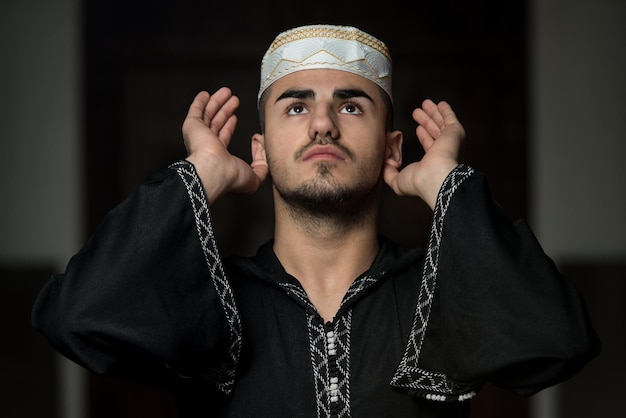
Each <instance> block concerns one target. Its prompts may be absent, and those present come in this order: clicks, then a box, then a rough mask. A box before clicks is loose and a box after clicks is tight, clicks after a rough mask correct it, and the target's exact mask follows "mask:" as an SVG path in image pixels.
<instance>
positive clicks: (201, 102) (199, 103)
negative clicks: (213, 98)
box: [187, 91, 210, 119]
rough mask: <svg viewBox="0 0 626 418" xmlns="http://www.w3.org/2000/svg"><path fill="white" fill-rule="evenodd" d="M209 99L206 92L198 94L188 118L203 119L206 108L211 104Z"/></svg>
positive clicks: (192, 103) (190, 107)
mask: <svg viewBox="0 0 626 418" xmlns="http://www.w3.org/2000/svg"><path fill="white" fill-rule="evenodd" d="M209 98H210V96H209V93H207V92H206V91H201V92H200V93H198V94H196V97H194V99H193V101H192V102H191V105H190V106H189V111H188V112H187V117H188V118H197V119H202V116H203V113H204V108H205V107H206V105H207V103H208V102H209Z"/></svg>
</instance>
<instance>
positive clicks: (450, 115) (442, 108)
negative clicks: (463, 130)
mask: <svg viewBox="0 0 626 418" xmlns="http://www.w3.org/2000/svg"><path fill="white" fill-rule="evenodd" d="M437 108H438V110H439V113H440V114H441V116H442V118H443V123H444V124H446V125H451V124H454V123H459V120H458V118H457V117H456V113H454V111H453V110H452V107H451V106H450V105H449V104H448V103H447V102H443V101H442V102H439V104H437Z"/></svg>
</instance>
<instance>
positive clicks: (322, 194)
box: [274, 162, 380, 223]
mask: <svg viewBox="0 0 626 418" xmlns="http://www.w3.org/2000/svg"><path fill="white" fill-rule="evenodd" d="M332 165H333V164H332V163H326V162H321V163H318V165H317V175H316V176H315V178H314V179H312V180H310V181H308V182H306V183H303V184H300V185H299V186H297V187H295V188H293V189H287V188H283V187H281V185H279V184H276V183H275V184H274V188H275V189H276V191H277V192H278V194H279V196H280V197H281V198H282V200H283V201H284V202H285V203H286V205H287V207H288V208H289V210H290V213H291V214H292V216H295V217H298V218H309V219H310V218H317V219H318V220H322V219H326V220H336V221H343V222H348V223H354V222H358V221H359V220H360V219H361V217H362V216H361V215H363V214H365V213H366V211H367V210H368V209H369V208H371V207H372V205H374V204H375V202H376V196H377V190H378V189H379V185H380V179H379V181H378V182H376V183H374V184H368V183H366V182H359V183H357V184H355V185H353V186H346V185H341V184H340V183H339V182H338V181H337V179H335V177H334V176H333V174H332ZM364 178H366V177H365V176H364Z"/></svg>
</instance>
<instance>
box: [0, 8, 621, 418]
mask: <svg viewBox="0 0 626 418" xmlns="http://www.w3.org/2000/svg"><path fill="white" fill-rule="evenodd" d="M81 7H82V10H81V17H80V21H81V22H82V25H81V26H82V27H81V34H82V40H81V42H82V44H81V63H80V66H81V70H82V72H83V75H84V76H83V79H82V80H81V89H82V93H83V97H81V104H82V106H83V108H82V114H83V116H84V120H83V123H82V126H83V130H82V132H81V139H82V151H83V155H82V157H83V160H82V161H83V164H84V166H83V170H84V172H85V173H86V178H85V179H84V182H83V184H84V190H83V192H84V193H83V196H84V199H83V202H82V205H83V211H84V214H85V220H84V224H85V225H84V238H85V239H86V238H87V236H88V235H89V234H90V233H91V232H92V231H93V229H94V228H95V227H96V226H97V224H98V223H99V222H100V220H101V219H102V217H103V216H104V215H105V214H106V212H108V211H109V210H110V209H111V208H113V207H114V206H115V205H116V204H118V203H119V202H120V201H121V200H122V199H124V198H125V197H126V196H128V194H130V193H131V192H132V191H133V190H134V189H135V188H136V187H137V186H138V185H139V184H140V183H141V182H142V181H143V180H144V179H145V178H146V177H147V176H148V175H149V174H150V173H152V172H153V171H155V170H159V169H162V168H163V167H165V166H166V165H168V164H169V163H171V162H173V161H175V160H176V159H179V158H183V157H184V156H185V150H184V146H183V142H182V137H181V131H180V129H181V124H182V121H183V119H184V117H185V114H186V112H187V108H188V106H189V104H190V102H191V100H192V98H193V97H194V95H195V94H196V93H197V92H198V91H199V90H208V91H214V90H216V89H217V88H219V87H221V86H223V85H227V86H229V87H231V88H232V89H233V90H234V92H235V93H236V94H237V95H238V96H239V97H240V98H241V101H242V105H241V108H240V111H239V112H238V116H239V120H240V122H239V125H238V130H237V133H236V136H235V138H234V139H233V142H232V147H231V148H232V150H233V152H234V153H236V154H238V155H240V156H242V157H244V158H249V140H250V137H251V135H252V134H253V133H254V132H256V131H257V130H258V123H257V116H256V109H255V103H256V92H257V88H258V79H259V66H260V59H261V56H262V54H263V53H264V51H265V49H266V48H267V46H268V45H269V43H270V42H271V40H272V39H273V38H274V36H275V35H276V34H277V33H278V32H280V31H282V30H286V29H288V28H290V27H293V26H297V25H301V24H310V23H333V24H348V25H353V26H357V27H360V28H361V29H363V30H365V31H367V32H369V33H371V34H373V35H375V36H377V37H379V38H381V39H382V40H384V41H385V42H386V43H387V45H388V46H389V48H390V50H391V54H392V58H393V61H394V101H395V107H396V127H397V128H398V129H401V130H403V131H404V134H405V157H404V160H405V163H406V162H409V161H413V160H415V159H418V158H419V157H420V155H421V151H420V150H419V146H418V143H417V140H416V139H415V136H414V129H415V126H414V123H413V121H412V120H411V117H410V114H411V110H412V109H413V108H414V107H416V106H418V105H419V104H420V103H421V101H422V100H423V99H425V98H432V99H434V100H446V101H448V102H450V103H451V105H452V106H453V108H454V109H455V111H456V113H457V115H458V117H459V118H460V120H461V122H462V123H463V124H464V126H465V128H466V130H467V132H468V138H467V141H466V145H465V148H464V153H463V161H464V162H466V163H469V164H470V165H472V166H474V167H475V168H476V169H478V170H480V171H483V172H485V173H486V174H487V177H488V179H489V181H490V185H491V188H492V190H493V194H494V195H495V196H496V198H497V199H498V201H499V202H500V203H501V204H502V206H504V207H505V209H506V210H507V211H508V212H509V213H510V214H511V216H512V217H514V218H520V217H521V218H526V217H527V215H528V211H529V207H530V205H531V203H532V202H530V201H529V197H528V196H529V194H528V179H529V149H528V143H529V141H528V124H529V120H528V119H529V118H528V113H529V112H528V103H529V98H528V96H529V75H528V66H529V63H528V59H529V57H528V45H527V40H528V34H527V33H526V31H527V29H528V25H529V22H528V10H527V9H528V6H527V2H526V1H522V0H510V1H495V0H482V1H481V0H468V1H461V0H457V1H454V0H446V1H437V2H433V1H421V0H419V1H413V2H410V3H408V4H406V3H405V2H402V3H400V2H393V1H388V2H385V3H384V4H383V3H380V2H364V1H360V2H336V1H335V2H331V1H318V2H315V3H311V2H272V3H271V5H270V4H262V3H257V2H250V1H230V2H210V1H204V2H192V1H189V0H179V1H173V0H171V1H165V0H156V1H150V2H148V1H121V0H110V1H105V0H89V1H87V0H85V1H83V4H82V6H81ZM213 212H214V218H215V219H216V233H217V234H218V238H219V241H220V243H221V244H222V247H223V252H224V253H231V252H239V253H246V254H250V253H252V252H253V251H254V250H255V249H256V247H257V246H258V245H259V244H260V243H262V242H264V241H265V240H266V239H267V238H269V237H270V236H271V233H272V226H273V225H272V207H271V195H270V190H269V187H267V185H266V186H264V187H263V189H262V190H261V191H260V192H259V193H257V194H256V195H255V196H228V197H227V198H225V199H224V200H222V201H220V202H219V203H218V204H217V205H216V206H215V207H214V208H213ZM382 215H383V216H382V223H381V229H382V231H383V232H384V233H385V234H387V235H389V236H390V237H392V238H393V239H395V240H397V241H399V242H400V243H401V244H403V245H407V246H414V245H424V244H425V241H426V237H427V232H428V226H429V222H430V211H429V210H428V209H427V207H426V206H425V205H424V204H422V203H421V202H419V201H416V200H414V199H406V198H398V197H395V196H392V195H391V193H390V192H387V193H386V195H385V196H384V204H383V213H382ZM407 225H412V227H411V228H408V227H407ZM55 269H56V266H52V265H50V266H47V265H44V266H41V265H38V266H35V267H24V266H23V265H18V266H15V267H14V266H11V265H7V266H5V265H3V266H2V269H1V270H0V274H1V275H2V277H3V279H2V280H1V281H0V284H1V285H2V286H3V287H2V288H0V297H2V299H0V306H1V307H2V309H3V310H2V311H0V314H2V315H0V318H2V322H1V324H2V326H3V329H4V331H5V335H7V336H9V337H10V338H12V339H14V340H15V341H18V342H19V343H18V344H4V345H3V348H2V351H1V353H2V354H4V356H3V357H4V358H6V359H9V360H10V361H7V362H6V364H5V366H3V367H2V369H0V370H1V372H2V375H0V378H2V381H4V382H5V387H4V388H3V390H2V395H0V396H2V397H4V401H5V402H4V405H5V413H6V416H7V417H52V418H54V417H56V416H57V415H56V414H55V412H54V411H55V410H56V409H57V406H58V402H59V400H58V398H57V397H56V395H57V390H58V388H57V387H56V384H57V383H56V382H57V373H58V371H57V369H56V364H57V363H56V361H57V360H55V356H54V353H53V352H52V351H51V349H50V347H49V346H48V345H47V344H46V343H45V341H44V340H43V338H42V337H41V336H39V335H37V334H34V333H33V332H32V330H31V329H30V327H29V321H28V318H29V313H30V308H31V306H32V300H33V298H34V295H35V294H36V292H37V290H38V289H39V288H40V287H41V285H42V284H43V282H44V281H45V280H46V279H47V277H48V276H49V274H50V273H51V272H53V271H54V270H55ZM563 270H564V272H566V274H567V275H568V276H569V277H572V279H574V280H575V281H576V283H579V285H580V288H581V290H583V293H584V294H585V296H586V297H588V301H589V303H590V306H591V307H593V308H594V309H592V316H593V317H594V319H596V321H594V322H595V323H596V324H597V325H598V330H599V332H601V335H602V336H603V337H604V336H606V337H607V338H603V340H604V341H605V344H606V343H607V342H608V344H606V346H607V347H608V350H609V351H610V350H616V351H618V349H619V348H620V347H624V338H623V334H619V335H618V334H609V329H614V328H608V325H607V324H609V323H610V322H612V323H613V324H614V323H615V322H616V321H618V322H619V323H623V321H624V318H623V313H621V312H622V310H620V309H618V307H619V306H621V305H620V301H619V300H620V296H621V295H623V294H624V290H626V289H624V287H625V286H624V285H623V284H622V283H624V282H623V281H615V282H611V286H612V287H611V288H610V289H609V290H610V291H609V292H608V293H607V290H606V288H605V289H604V290H602V291H600V290H599V289H598V288H595V287H594V286H593V285H592V283H593V278H594V277H596V276H598V275H603V276H606V277H626V273H625V272H626V267H625V266H624V264H623V263H617V264H615V263H602V262H601V263H596V262H587V261H585V260H582V261H578V262H576V261H570V262H568V263H567V264H566V265H564V266H563ZM5 278H6V279H5ZM17 283H19V285H18V284H17ZM25 284H26V285H25ZM15 289H18V291H15ZM602 305H606V306H610V307H612V308H611V309H603V310H601V311H600V310H596V307H598V306H602ZM16 318H17V319H16ZM619 329H624V327H623V326H622V327H619ZM605 350H607V348H605ZM616 351H612V352H616ZM605 352H606V351H605ZM620 358H621V356H620ZM594 366H595V367H592V368H589V369H586V370H584V371H583V373H581V375H580V378H577V379H574V380H573V381H571V382H567V383H566V384H565V385H563V389H562V391H561V394H560V396H561V397H562V398H563V399H564V402H563V404H564V405H565V407H564V408H565V409H564V411H563V412H564V414H565V415H564V416H565V417H568V418H569V417H570V416H589V417H591V416H594V417H595V415H594V413H593V405H594V403H596V402H598V399H600V398H602V397H603V396H606V392H607V391H606V390H605V389H604V388H606V387H607V386H611V387H615V384H612V383H611V382H616V381H618V378H619V376H618V375H616V372H617V370H618V368H616V367H615V364H614V363H610V362H608V361H605V360H603V359H602V358H601V359H599V360H598V361H596V362H595V363H594ZM86 392H87V395H88V414H89V415H88V417H89V418H99V417H103V418H104V417H107V418H110V417H154V418H161V417H172V416H174V411H173V407H172V403H171V399H170V398H169V396H168V395H167V394H165V393H162V392H160V391H156V390H153V389H149V388H145V387H142V386H138V385H134V384H130V383H126V382H118V381H113V380H111V379H107V378H98V377H94V376H92V375H89V377H88V380H87V390H86ZM582 397H585V398H588V399H590V401H589V402H587V403H585V404H588V405H589V410H588V411H587V410H585V411H582V412H581V410H580V409H579V410H577V411H574V410H572V409H571V407H568V406H567V405H568V404H569V403H568V402H567V401H568V399H569V400H574V399H577V400H580V398H582ZM472 403H473V414H472V417H473V418H478V417H481V418H491V417H494V418H495V417H507V418H518V417H519V418H522V417H524V418H526V417H529V416H530V414H531V412H530V405H529V402H528V400H527V399H525V398H521V397H518V396H516V395H513V394H510V393H508V392H503V391H501V390H499V389H497V388H493V387H491V386H488V387H487V388H486V390H485V391H483V392H482V393H481V394H480V395H479V396H478V397H477V398H476V399H475V400H473V401H472ZM580 403H581V402H580V401H579V402H572V404H574V405H580ZM568 408H569V409H568ZM576 414H578V415H576ZM0 416H5V414H4V413H2V412H0ZM59 418H65V417H59Z"/></svg>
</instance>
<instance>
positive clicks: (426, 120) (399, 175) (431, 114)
mask: <svg viewBox="0 0 626 418" xmlns="http://www.w3.org/2000/svg"><path fill="white" fill-rule="evenodd" d="M413 119H414V120H415V121H416V122H417V123H418V126H417V128H416V130H415V133H416V135H417V138H418V139H419V141H420V144H421V145H422V148H423V149H424V152H425V153H424V156H423V158H422V159H421V160H420V161H416V162H413V163H411V164H409V165H407V166H406V167H404V168H403V169H402V170H399V168H398V167H397V166H396V165H393V164H387V165H386V166H385V171H384V178H385V182H386V183H387V184H388V185H389V186H390V187H391V188H392V189H393V191H394V192H395V193H396V194H398V195H400V196H418V197H420V198H422V199H423V200H424V201H425V202H426V203H427V204H428V205H429V206H430V207H431V208H432V209H434V207H435V204H436V201H437V195H438V194H439V190H440V189H441V185H442V184H443V181H444V180H445V179H446V177H447V176H448V174H450V171H452V170H453V169H454V168H455V167H456V166H457V165H458V156H459V150H460V147H461V142H462V140H463V139H464V138H465V129H463V126H462V125H461V123H460V122H459V121H458V119H457V117H456V115H455V113H454V111H453V110H452V108H451V107H450V105H449V104H448V103H446V102H439V103H438V104H435V103H434V102H433V101H432V100H425V101H424V102H423V103H422V107H421V108H416V109H415V110H414V111H413Z"/></svg>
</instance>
